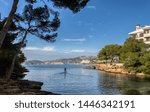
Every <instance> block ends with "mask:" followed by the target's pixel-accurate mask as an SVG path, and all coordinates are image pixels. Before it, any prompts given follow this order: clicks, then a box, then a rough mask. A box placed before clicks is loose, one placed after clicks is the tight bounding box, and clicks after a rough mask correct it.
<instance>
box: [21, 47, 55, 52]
mask: <svg viewBox="0 0 150 112" xmlns="http://www.w3.org/2000/svg"><path fill="white" fill-rule="evenodd" d="M24 50H26V51H55V48H54V47H53V46H52V47H49V46H48V47H47V46H46V47H42V48H39V47H26V48H25V49H24Z"/></svg>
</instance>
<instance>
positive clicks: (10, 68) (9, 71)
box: [5, 30, 28, 80]
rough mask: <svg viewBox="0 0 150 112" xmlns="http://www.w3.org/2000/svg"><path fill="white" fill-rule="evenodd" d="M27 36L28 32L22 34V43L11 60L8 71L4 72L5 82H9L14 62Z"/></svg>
mask: <svg viewBox="0 0 150 112" xmlns="http://www.w3.org/2000/svg"><path fill="white" fill-rule="evenodd" d="M27 34H28V30H26V31H25V34H24V36H23V38H22V41H21V43H20V44H19V47H18V50H17V52H16V54H15V55H14V57H13V59H12V62H11V65H10V67H9V69H8V71H7V72H6V75H5V76H6V79H7V80H9V79H10V78H11V74H12V72H13V70H14V66H15V62H16V59H17V56H18V54H19V51H20V50H21V48H22V46H23V45H24V42H25V40H26V37H27Z"/></svg>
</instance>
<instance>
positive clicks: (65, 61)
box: [26, 56, 97, 64]
mask: <svg viewBox="0 0 150 112" xmlns="http://www.w3.org/2000/svg"><path fill="white" fill-rule="evenodd" d="M96 60H97V57H94V56H88V57H87V56H80V57H75V58H66V59H57V60H48V61H40V60H30V61H26V64H89V63H95V62H96Z"/></svg>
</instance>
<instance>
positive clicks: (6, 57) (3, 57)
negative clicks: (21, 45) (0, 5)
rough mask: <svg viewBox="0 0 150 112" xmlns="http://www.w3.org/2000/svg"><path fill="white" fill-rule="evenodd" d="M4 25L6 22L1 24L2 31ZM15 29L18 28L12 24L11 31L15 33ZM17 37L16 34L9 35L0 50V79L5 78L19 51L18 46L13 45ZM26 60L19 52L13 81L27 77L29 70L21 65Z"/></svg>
mask: <svg viewBox="0 0 150 112" xmlns="http://www.w3.org/2000/svg"><path fill="white" fill-rule="evenodd" d="M3 24H4V21H3V22H0V29H1V28H2V26H3ZM15 29H16V26H15V25H14V24H11V27H10V30H9V31H10V32H11V31H15ZM16 37H17V34H15V33H7V35H6V38H5V40H4V43H3V45H2V48H1V49H0V78H4V77H5V75H6V73H7V71H8V70H9V68H10V65H11V63H12V59H13V57H14V55H15V53H16V51H17V48H18V44H13V41H14V40H15V39H16ZM25 60H26V58H25V57H24V54H23V53H22V52H21V51H19V54H18V56H17V60H16V62H15V69H14V71H13V73H12V77H11V78H12V79H18V78H23V77H24V76H25V74H24V72H27V69H26V68H25V67H23V66H22V65H21V64H22V63H23V62H24V61H25Z"/></svg>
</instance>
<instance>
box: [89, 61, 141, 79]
mask: <svg viewBox="0 0 150 112" xmlns="http://www.w3.org/2000/svg"><path fill="white" fill-rule="evenodd" d="M87 69H95V70H100V71H103V72H106V73H111V74H122V75H126V76H135V77H138V78H144V74H143V73H135V72H129V71H127V70H126V69H125V68H124V67H123V64H122V63H115V64H104V63H101V64H96V65H95V66H88V67H87Z"/></svg>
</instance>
